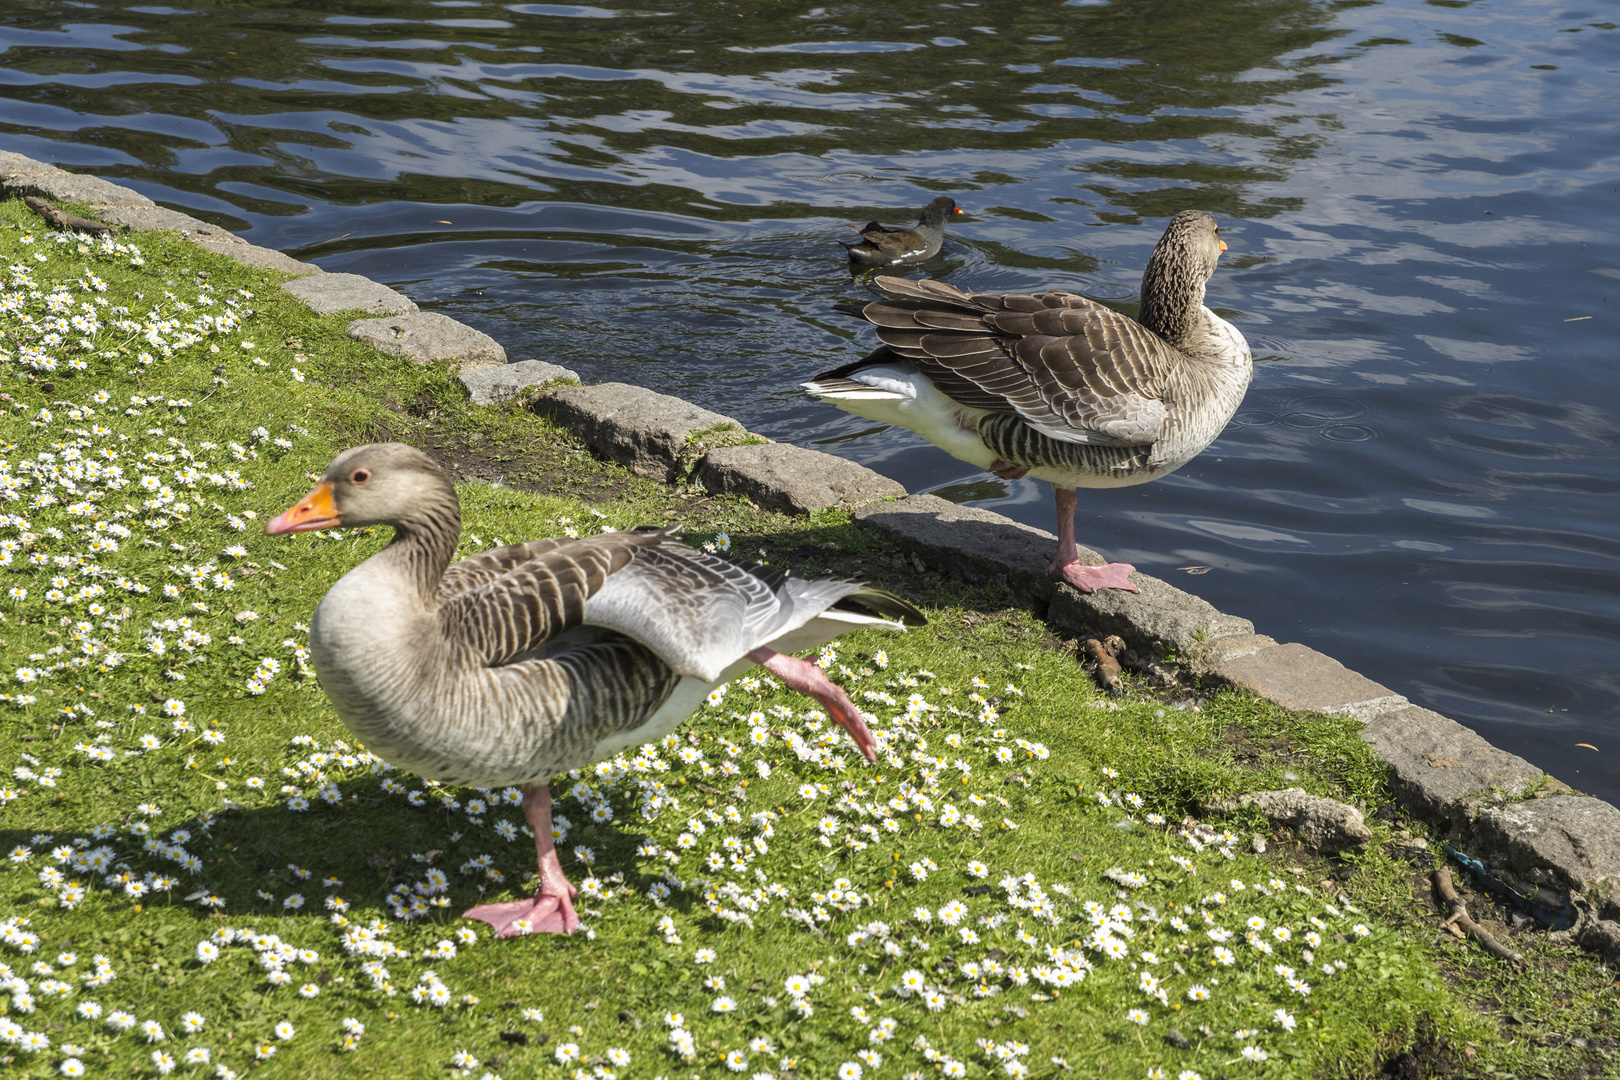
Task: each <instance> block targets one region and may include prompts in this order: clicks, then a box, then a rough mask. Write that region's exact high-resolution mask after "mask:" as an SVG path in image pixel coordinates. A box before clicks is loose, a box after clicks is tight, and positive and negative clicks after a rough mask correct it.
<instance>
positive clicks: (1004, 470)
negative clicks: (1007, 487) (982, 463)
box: [988, 458, 1029, 480]
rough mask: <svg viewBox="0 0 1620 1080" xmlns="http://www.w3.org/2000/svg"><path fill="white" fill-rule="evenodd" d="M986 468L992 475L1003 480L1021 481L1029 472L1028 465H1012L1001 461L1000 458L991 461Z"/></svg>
mask: <svg viewBox="0 0 1620 1080" xmlns="http://www.w3.org/2000/svg"><path fill="white" fill-rule="evenodd" d="M988 468H989V470H990V471H991V472H992V473H994V474H995V475H996V476H999V477H1001V478H1002V479H1003V480H1022V479H1023V478H1024V476H1025V474H1027V473H1028V472H1029V466H1028V465H1013V464H1011V463H1009V462H1006V461H1002V460H1001V459H1000V458H996V460H994V461H992V462H991V463H990V464H989V466H988Z"/></svg>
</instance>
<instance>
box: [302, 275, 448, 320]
mask: <svg viewBox="0 0 1620 1080" xmlns="http://www.w3.org/2000/svg"><path fill="white" fill-rule="evenodd" d="M281 287H282V289H284V290H285V291H287V292H289V293H292V295H294V296H296V297H298V299H300V300H302V301H303V302H304V305H305V306H306V307H308V308H309V309H310V310H311V311H313V312H315V314H317V315H336V314H337V313H338V312H340V311H361V312H365V313H366V314H367V315H404V314H405V313H407V312H412V311H415V310H416V304H415V303H413V302H412V300H411V298H410V297H408V296H406V295H405V294H404V293H397V292H395V291H394V290H393V289H390V288H389V287H388V286H386V285H379V284H378V283H377V282H375V281H372V280H371V279H370V278H368V277H361V276H360V275H359V274H312V275H311V276H309V277H306V278H299V279H298V280H297V281H288V282H286V283H284V284H283V285H282V286H281Z"/></svg>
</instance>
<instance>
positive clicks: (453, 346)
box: [327, 274, 506, 368]
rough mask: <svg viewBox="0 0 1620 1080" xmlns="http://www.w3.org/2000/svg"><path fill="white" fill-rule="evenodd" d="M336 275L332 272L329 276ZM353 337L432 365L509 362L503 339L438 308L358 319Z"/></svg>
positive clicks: (352, 328)
mask: <svg viewBox="0 0 1620 1080" xmlns="http://www.w3.org/2000/svg"><path fill="white" fill-rule="evenodd" d="M333 276H334V275H331V274H328V275H327V278H328V279H330V278H331V277H333ZM390 291H392V290H390ZM396 295H397V294H396ZM349 336H350V337H352V338H354V339H355V340H356V341H364V342H366V343H367V344H369V345H371V346H372V347H373V348H375V349H377V350H378V351H380V352H385V353H389V354H391V355H394V356H404V357H407V358H408V359H409V360H410V361H411V362H412V363H413V364H430V363H432V362H433V361H435V360H450V361H453V362H454V363H455V364H456V366H457V367H465V368H494V367H501V366H504V365H505V364H506V350H505V349H503V348H501V344H500V342H498V341H496V340H495V339H494V338H492V337H490V336H489V335H488V334H486V333H483V332H482V331H479V330H474V329H473V328H472V327H470V326H468V325H467V324H466V323H462V322H457V321H456V320H455V319H452V318H451V317H450V316H448V315H444V314H441V313H440V312H437V311H413V312H411V313H410V314H406V315H390V316H388V317H387V318H383V319H356V320H355V321H354V322H352V323H350V324H349Z"/></svg>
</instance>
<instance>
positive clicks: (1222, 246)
mask: <svg viewBox="0 0 1620 1080" xmlns="http://www.w3.org/2000/svg"><path fill="white" fill-rule="evenodd" d="M1221 250H1222V251H1225V250H1226V241H1225V240H1222V241H1221Z"/></svg>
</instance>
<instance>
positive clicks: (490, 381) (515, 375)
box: [456, 360, 579, 405]
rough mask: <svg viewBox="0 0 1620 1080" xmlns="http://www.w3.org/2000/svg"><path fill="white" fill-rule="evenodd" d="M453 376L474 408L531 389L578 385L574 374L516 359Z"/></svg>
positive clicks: (467, 369) (468, 370)
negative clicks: (512, 361) (534, 387)
mask: <svg viewBox="0 0 1620 1080" xmlns="http://www.w3.org/2000/svg"><path fill="white" fill-rule="evenodd" d="M456 377H457V378H459V379H460V380H461V383H462V385H463V386H465V387H466V388H467V390H468V391H469V392H470V393H471V395H472V403H473V404H474V405H495V404H498V403H500V402H502V401H510V400H512V399H513V398H515V397H517V396H518V395H519V394H521V393H523V391H525V390H527V389H528V388H529V387H531V386H544V385H545V384H546V383H553V382H571V383H577V382H579V376H578V375H576V374H575V373H574V372H572V371H570V370H568V369H567V368H565V367H560V366H558V365H556V364H548V363H546V362H545V361H544V360H519V361H517V362H516V363H512V364H502V365H500V366H499V367H481V368H462V369H461V370H460V371H459V372H457V373H456Z"/></svg>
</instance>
